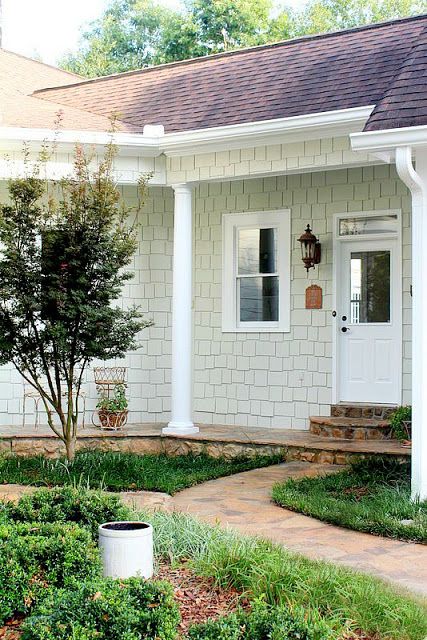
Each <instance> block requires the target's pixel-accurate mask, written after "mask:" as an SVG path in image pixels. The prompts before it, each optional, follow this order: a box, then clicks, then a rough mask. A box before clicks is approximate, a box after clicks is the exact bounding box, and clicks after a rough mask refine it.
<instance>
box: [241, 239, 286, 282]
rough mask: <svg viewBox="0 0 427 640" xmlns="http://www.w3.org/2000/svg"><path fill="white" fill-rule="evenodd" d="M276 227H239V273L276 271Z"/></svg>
mask: <svg viewBox="0 0 427 640" xmlns="http://www.w3.org/2000/svg"><path fill="white" fill-rule="evenodd" d="M276 253H277V249H276V229H239V236H238V273H239V275H245V274H256V273H275V272H276Z"/></svg>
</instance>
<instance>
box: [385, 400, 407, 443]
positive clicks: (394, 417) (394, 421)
mask: <svg viewBox="0 0 427 640" xmlns="http://www.w3.org/2000/svg"><path fill="white" fill-rule="evenodd" d="M411 420H412V408H411V407H410V406H408V405H406V406H403V407H398V408H397V409H396V411H394V412H393V413H392V414H391V416H390V425H391V431H392V434H393V437H394V438H396V439H397V440H409V439H410V438H409V434H408V432H407V431H406V429H405V426H404V424H403V423H404V422H411Z"/></svg>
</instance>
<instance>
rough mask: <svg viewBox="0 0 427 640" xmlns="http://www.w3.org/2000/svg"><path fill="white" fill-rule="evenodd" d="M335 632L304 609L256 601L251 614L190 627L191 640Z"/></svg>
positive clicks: (326, 638) (272, 639) (290, 639)
mask: <svg viewBox="0 0 427 640" xmlns="http://www.w3.org/2000/svg"><path fill="white" fill-rule="evenodd" d="M336 637H337V636H336V634H334V633H333V631H332V629H331V628H330V627H329V626H328V625H327V624H326V623H325V622H322V621H320V620H319V619H317V620H315V619H313V618H311V619H310V618H308V616H307V612H306V611H304V609H302V608H295V609H294V610H293V611H290V610H289V609H284V608H274V607H268V606H266V605H263V604H260V603H257V604H256V605H255V607H254V609H253V611H252V612H251V613H249V614H246V613H243V612H241V613H237V614H231V615H229V616H226V617H224V618H220V619H219V620H212V621H208V622H206V623H205V624H201V625H197V626H194V627H192V628H191V629H190V632H189V638H190V639H191V640H267V639H268V640H333V638H336Z"/></svg>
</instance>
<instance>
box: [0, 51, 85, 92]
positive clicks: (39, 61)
mask: <svg viewBox="0 0 427 640" xmlns="http://www.w3.org/2000/svg"><path fill="white" fill-rule="evenodd" d="M2 51H4V53H10V54H11V55H12V56H16V57H17V58H21V59H22V60H28V62H34V63H35V64H39V65H42V66H43V67H48V68H49V69H54V70H55V71H60V72H61V73H67V74H68V75H69V76H73V77H75V78H83V76H80V75H79V74H78V73H73V72H72V71H67V70H66V69H61V68H60V67H55V65H53V64H48V63H47V62H42V61H41V60H35V59H34V58H30V57H29V56H24V55H23V54H22V53H18V52H17V51H11V50H10V49H6V48H5V47H0V52H2ZM73 84H80V83H77V82H76V83H73ZM59 86H61V85H59Z"/></svg>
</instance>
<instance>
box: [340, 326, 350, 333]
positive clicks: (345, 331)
mask: <svg viewBox="0 0 427 640" xmlns="http://www.w3.org/2000/svg"><path fill="white" fill-rule="evenodd" d="M341 331H342V332H343V333H347V331H349V328H348V327H341Z"/></svg>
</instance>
